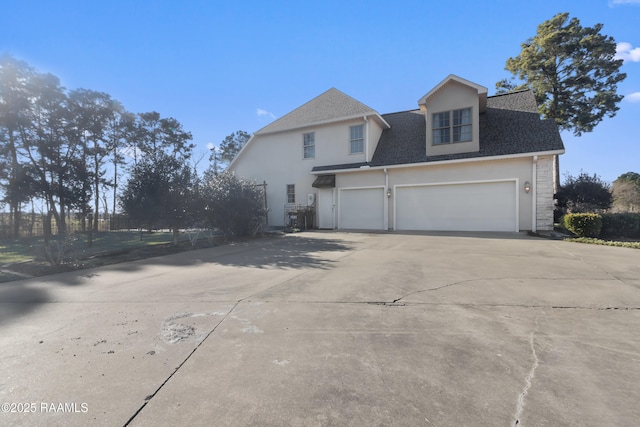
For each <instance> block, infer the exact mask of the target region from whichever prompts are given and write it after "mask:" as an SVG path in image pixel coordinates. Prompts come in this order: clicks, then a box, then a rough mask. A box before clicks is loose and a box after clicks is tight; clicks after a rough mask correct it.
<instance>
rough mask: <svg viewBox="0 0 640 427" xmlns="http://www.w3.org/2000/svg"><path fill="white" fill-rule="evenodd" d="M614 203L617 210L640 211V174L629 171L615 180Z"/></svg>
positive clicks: (613, 189) (613, 188) (613, 186)
mask: <svg viewBox="0 0 640 427" xmlns="http://www.w3.org/2000/svg"><path fill="white" fill-rule="evenodd" d="M612 193H613V205H614V208H615V209H616V211H620V212H638V211H640V174H638V173H635V172H627V173H624V174H622V175H620V176H619V177H618V179H616V180H615V181H613V185H612Z"/></svg>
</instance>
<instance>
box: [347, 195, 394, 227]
mask: <svg viewBox="0 0 640 427" xmlns="http://www.w3.org/2000/svg"><path fill="white" fill-rule="evenodd" d="M338 203H339V208H338V209H339V218H338V227H339V228H341V229H353V230H382V229H384V188H383V187H367V188H342V189H340V191H339V202H338Z"/></svg>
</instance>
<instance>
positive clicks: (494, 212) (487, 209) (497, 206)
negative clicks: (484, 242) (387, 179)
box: [394, 179, 519, 232]
mask: <svg viewBox="0 0 640 427" xmlns="http://www.w3.org/2000/svg"><path fill="white" fill-rule="evenodd" d="M516 187H517V181H516V180H515V179H513V180H501V181H483V182H465V183H447V184H424V185H406V186H402V185H398V186H396V187H395V205H394V218H395V227H394V228H395V229H396V230H442V231H511V232H513V231H519V230H518V200H517V197H518V195H517V192H516Z"/></svg>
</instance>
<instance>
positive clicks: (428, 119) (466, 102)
mask: <svg viewBox="0 0 640 427" xmlns="http://www.w3.org/2000/svg"><path fill="white" fill-rule="evenodd" d="M418 105H419V106H420V111H422V113H423V114H424V118H425V124H426V127H427V132H426V135H427V141H426V145H427V147H426V150H427V156H440V155H445V154H458V153H473V152H477V151H479V150H480V126H479V120H480V113H483V112H484V111H485V110H486V108H487V88H486V87H484V86H480V85H478V84H476V83H472V82H470V81H468V80H465V79H463V78H460V77H458V76H455V75H453V74H451V75H449V76H448V77H447V78H446V79H444V80H443V81H441V82H440V83H439V84H438V85H437V86H436V87H434V88H433V89H431V91H429V93H427V94H426V95H425V96H423V97H422V98H420V100H419V101H418Z"/></svg>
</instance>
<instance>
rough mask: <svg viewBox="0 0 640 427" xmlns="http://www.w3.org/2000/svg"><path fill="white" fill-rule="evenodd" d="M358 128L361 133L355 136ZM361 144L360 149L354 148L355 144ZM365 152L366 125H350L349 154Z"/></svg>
mask: <svg viewBox="0 0 640 427" xmlns="http://www.w3.org/2000/svg"><path fill="white" fill-rule="evenodd" d="M356 129H359V130H360V135H356V137H354V135H353V133H354V131H355V130H356ZM355 144H359V147H360V148H361V149H360V150H359V151H356V150H354V145H355ZM363 153H364V125H355V126H349V154H363Z"/></svg>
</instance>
